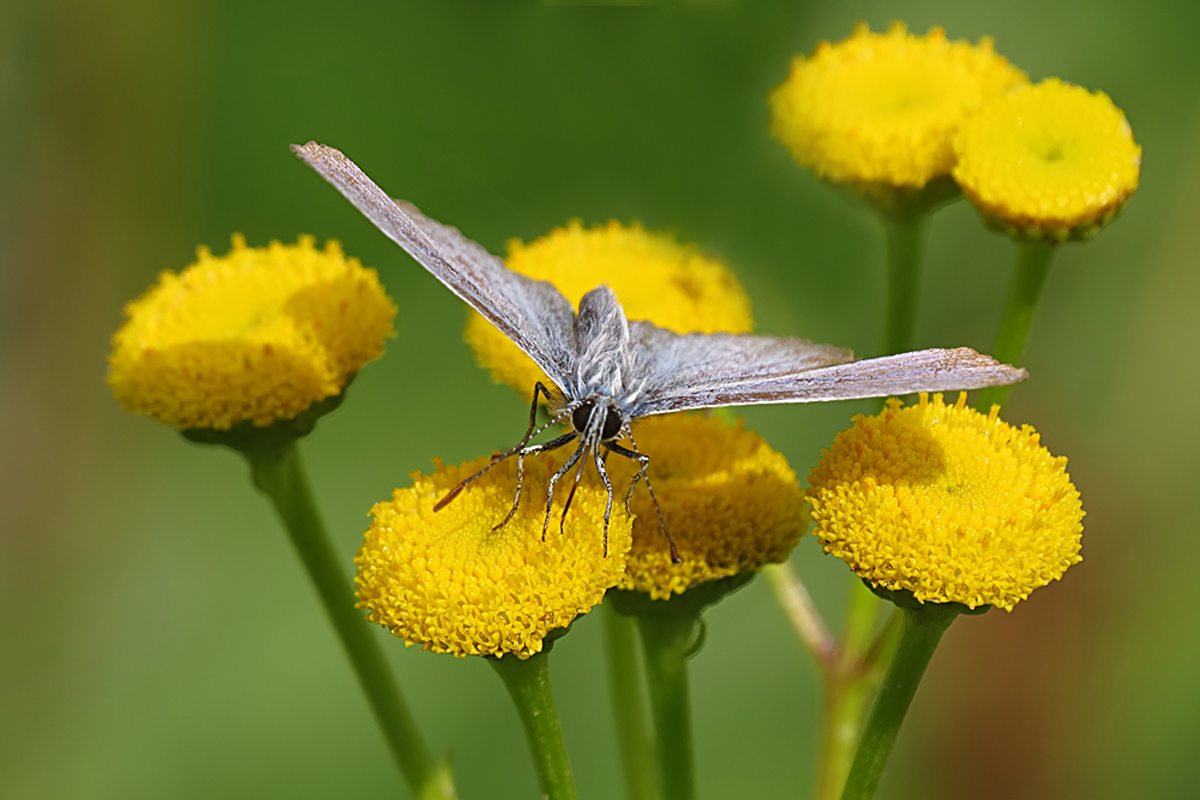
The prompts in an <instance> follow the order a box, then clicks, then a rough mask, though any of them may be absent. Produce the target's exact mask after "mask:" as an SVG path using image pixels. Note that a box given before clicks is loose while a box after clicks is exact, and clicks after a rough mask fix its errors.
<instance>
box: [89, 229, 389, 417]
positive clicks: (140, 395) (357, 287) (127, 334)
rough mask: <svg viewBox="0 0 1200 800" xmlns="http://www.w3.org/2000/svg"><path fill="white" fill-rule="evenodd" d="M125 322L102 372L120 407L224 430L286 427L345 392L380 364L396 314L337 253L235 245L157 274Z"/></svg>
mask: <svg viewBox="0 0 1200 800" xmlns="http://www.w3.org/2000/svg"><path fill="white" fill-rule="evenodd" d="M125 315H126V321H125V324H124V325H122V326H121V329H120V330H118V331H117V333H116V335H115V336H113V351H112V354H111V356H110V357H109V373H108V383H109V385H110V386H112V388H113V392H114V393H115V394H116V396H117V399H119V400H120V401H121V403H122V404H123V405H124V406H125V408H126V409H128V410H129V411H133V412H136V413H139V414H146V415H148V416H150V417H153V418H154V419H156V420H158V421H159V422H163V423H166V424H168V425H174V426H175V427H176V428H180V429H184V430H186V429H189V428H190V429H195V428H211V429H216V430H228V429H229V428H230V427H232V426H233V425H235V424H236V423H239V422H243V421H246V420H251V421H253V423H254V424H255V425H258V426H266V425H270V424H271V423H273V422H275V421H277V420H283V419H291V418H292V417H295V416H296V415H297V414H300V413H301V412H302V411H304V410H305V409H307V408H309V406H311V405H312V404H314V403H316V402H318V401H320V400H323V399H325V398H328V397H331V396H333V395H336V394H338V393H339V392H341V391H342V388H343V387H344V386H345V385H346V382H347V381H348V380H349V379H350V378H351V377H353V375H354V374H355V373H356V372H357V371H358V370H359V369H361V368H362V366H363V365H364V364H366V363H367V362H368V361H371V360H372V359H374V358H377V357H378V356H379V355H380V354H382V353H383V341H384V339H386V338H387V337H388V336H390V335H392V333H393V331H392V319H393V318H394V317H395V315H396V306H395V305H394V304H393V303H392V301H391V300H390V299H389V298H388V296H387V295H386V294H385V293H384V291H383V287H382V286H380V284H379V277H378V275H377V274H376V273H375V270H373V269H365V268H364V267H363V266H362V265H361V264H360V263H359V262H358V259H354V258H349V259H348V258H346V257H345V256H344V255H343V254H342V250H341V248H340V247H339V246H338V244H337V242H329V243H328V244H326V246H325V249H324V250H317V249H316V248H315V247H314V240H313V238H312V237H311V236H302V237H300V241H299V243H298V244H295V245H283V244H280V243H279V242H272V243H271V244H270V245H269V246H267V247H262V248H249V247H247V246H246V242H245V240H244V239H243V238H242V237H241V236H234V237H233V249H232V250H230V252H229V253H228V254H227V255H225V256H222V257H220V258H215V257H213V255H212V253H210V252H209V251H208V249H207V248H200V249H199V251H198V253H197V261H196V263H195V264H192V265H191V266H190V267H188V268H187V269H185V270H184V271H183V272H182V273H180V274H178V275H176V274H175V273H173V272H164V273H162V275H161V276H159V281H158V284H157V285H156V286H154V287H153V288H151V289H150V290H149V291H147V292H146V293H145V294H143V295H142V296H141V297H139V298H138V299H137V300H134V301H133V302H132V303H130V304H129V305H128V306H126V308H125Z"/></svg>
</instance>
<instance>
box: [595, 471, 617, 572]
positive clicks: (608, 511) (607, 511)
mask: <svg viewBox="0 0 1200 800" xmlns="http://www.w3.org/2000/svg"><path fill="white" fill-rule="evenodd" d="M594 454H595V457H596V470H597V471H598V472H599V473H600V480H602V481H604V488H605V489H607V490H608V503H606V504H605V506H604V557H605V558H608V520H609V518H610V517H612V501H613V491H612V481H610V480H609V479H608V470H606V469H605V468H604V459H603V458H602V457H601V455H600V451H599V450H596V451H595V453H594ZM605 455H607V453H606V454H605Z"/></svg>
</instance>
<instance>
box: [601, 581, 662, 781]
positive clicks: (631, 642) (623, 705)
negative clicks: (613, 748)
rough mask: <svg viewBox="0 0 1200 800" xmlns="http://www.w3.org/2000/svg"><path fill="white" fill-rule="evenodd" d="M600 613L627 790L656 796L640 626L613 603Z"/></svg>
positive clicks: (609, 686) (607, 604) (652, 745)
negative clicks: (639, 651)
mask: <svg viewBox="0 0 1200 800" xmlns="http://www.w3.org/2000/svg"><path fill="white" fill-rule="evenodd" d="M600 614H601V616H602V617H603V618H604V644H605V651H606V655H607V657H608V688H609V695H610V699H611V701H612V710H613V719H614V721H615V722H616V728H617V745H618V747H619V749H620V751H621V765H622V767H623V768H624V770H625V789H626V793H627V794H628V796H629V800H657V798H658V785H659V784H658V776H657V775H655V763H654V744H653V742H652V741H651V740H650V735H649V733H648V732H647V730H646V719H645V708H646V705H645V699H644V697H643V696H642V682H641V675H640V673H639V671H638V657H637V655H638V654H637V626H636V624H635V623H634V621H633V619H631V618H630V617H627V616H625V615H624V614H620V613H618V612H617V611H616V610H615V609H613V607H612V604H611V603H606V604H604V605H603V606H601V609H600Z"/></svg>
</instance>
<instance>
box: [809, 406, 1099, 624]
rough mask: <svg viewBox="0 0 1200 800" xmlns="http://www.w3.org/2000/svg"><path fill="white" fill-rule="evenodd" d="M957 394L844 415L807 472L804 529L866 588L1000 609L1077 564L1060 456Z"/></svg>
mask: <svg viewBox="0 0 1200 800" xmlns="http://www.w3.org/2000/svg"><path fill="white" fill-rule="evenodd" d="M998 411H999V406H993V408H992V412H991V413H990V414H987V415H984V414H981V413H979V412H978V411H976V410H974V409H973V408H970V407H968V406H967V405H966V393H965V392H964V393H962V394H960V395H959V399H958V402H957V403H956V404H955V405H953V406H947V405H946V404H945V403H943V402H942V396H941V395H940V394H938V395H934V397H933V402H930V401H929V398H928V396H927V395H924V394H922V395H921V400H920V402H919V403H918V404H917V405H915V406H910V407H908V408H904V407H903V404H902V403H901V402H900V401H899V400H896V399H892V400H890V401H888V407H887V408H886V409H884V410H883V411H882V412H880V413H879V414H878V415H876V416H873V417H864V416H861V415H860V416H856V417H855V418H854V427H852V428H850V429H849V430H846V431H842V432H841V433H839V434H838V435H837V438H836V439H835V440H834V443H833V447H831V448H830V449H829V450H825V451H823V452H822V455H821V461H820V463H818V464H817V466H816V467H814V468H813V470H812V472H811V474H810V475H809V487H810V488H809V489H808V493H807V495H808V502H809V504H810V505H811V506H812V516H813V519H814V520H815V521H816V527H815V528H814V529H813V534H814V535H815V536H818V537H819V538H820V539H821V543H822V546H823V548H824V550H825V552H826V553H832V554H833V555H836V556H837V557H838V558H841V559H842V560H844V561H845V562H846V563H847V564H849V565H850V568H851V569H852V570H854V572H856V573H857V574H858V575H859V576H860V577H862V578H864V579H866V580H868V581H870V582H871V583H872V584H873V585H875V586H882V587H884V588H886V589H892V590H897V589H901V590H907V591H910V592H912V593H913V595H914V596H915V597H916V599H917V600H919V601H921V602H929V601H932V602H937V603H950V602H953V603H962V604H964V605H967V606H969V607H971V608H977V607H978V606H982V605H989V604H990V605H996V606H1000V607H1001V608H1005V609H1008V610H1010V611H1011V610H1012V607H1013V606H1014V605H1015V604H1016V603H1017V602H1018V601H1020V600H1023V599H1025V598H1026V597H1028V596H1029V593H1030V592H1032V591H1033V590H1034V589H1036V588H1038V587H1039V586H1045V585H1046V584H1048V583H1050V582H1051V581H1054V580H1058V579H1059V578H1061V577H1062V574H1063V572H1065V571H1066V569H1067V568H1068V567H1070V566H1071V565H1072V564H1075V563H1077V562H1079V561H1080V560H1081V556H1080V555H1079V549H1080V538H1081V535H1082V533H1083V515H1084V512H1083V506H1082V505H1081V503H1080V500H1079V492H1078V491H1076V490H1075V486H1074V485H1073V484H1072V483H1071V478H1070V476H1069V475H1068V474H1067V471H1066V466H1067V459H1066V458H1063V457H1058V458H1056V457H1054V456H1052V455H1050V453H1049V451H1048V450H1046V448H1045V447H1042V446H1041V444H1040V442H1039V436H1038V434H1037V433H1036V432H1035V431H1034V430H1033V428H1031V427H1029V426H1028V425H1026V426H1023V427H1021V428H1015V427H1013V426H1011V425H1009V424H1007V423H1006V422H1004V421H1003V420H1001V419H1000V418H999V417H998V416H997V413H998Z"/></svg>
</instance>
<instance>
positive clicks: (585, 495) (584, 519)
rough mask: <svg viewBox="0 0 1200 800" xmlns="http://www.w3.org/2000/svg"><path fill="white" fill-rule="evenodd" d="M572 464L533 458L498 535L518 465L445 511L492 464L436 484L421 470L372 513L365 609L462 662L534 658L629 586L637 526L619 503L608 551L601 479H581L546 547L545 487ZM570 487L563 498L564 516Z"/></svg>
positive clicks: (363, 555) (439, 475)
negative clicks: (619, 586)
mask: <svg viewBox="0 0 1200 800" xmlns="http://www.w3.org/2000/svg"><path fill="white" fill-rule="evenodd" d="M565 458H566V455H560V454H558V453H550V454H544V455H541V456H537V457H532V458H528V459H526V461H525V496H524V497H523V499H522V501H521V504H520V507H519V508H518V509H517V513H516V514H515V515H514V516H513V518H512V519H511V520H509V522H508V524H506V525H505V526H504V527H502V528H500V529H499V530H495V531H494V530H492V528H493V527H494V526H495V525H496V523H497V522H499V521H500V520H501V519H503V518H504V515H505V514H506V513H508V510H509V508H510V507H511V506H512V499H513V493H514V491H515V490H516V464H515V463H514V461H515V459H508V460H506V461H504V462H502V463H500V464H498V465H497V466H496V467H494V468H493V469H492V470H491V471H490V472H488V473H486V474H484V475H483V476H482V477H480V478H478V479H477V480H475V481H474V482H473V483H471V486H470V488H469V489H468V490H467V491H464V492H463V493H462V494H461V495H459V496H458V497H457V499H455V500H454V502H452V503H450V504H449V505H447V506H445V507H444V508H443V509H442V510H440V511H438V512H436V513H435V512H434V510H433V506H434V504H435V503H437V501H438V500H440V499H441V498H443V497H445V495H446V493H447V492H448V491H450V490H451V489H453V488H454V487H455V486H457V485H458V483H459V482H460V481H461V480H462V479H463V478H465V477H467V476H468V475H471V474H473V473H475V472H477V471H478V470H480V469H482V468H483V467H484V466H486V465H487V463H488V461H489V460H490V459H489V458H488V457H485V458H480V459H477V460H476V461H472V462H469V463H467V464H463V465H462V466H459V467H445V466H442V465H441V464H440V463H439V464H438V468H437V470H436V471H435V472H434V473H433V474H432V475H428V476H423V475H421V474H420V473H413V475H412V479H413V486H412V487H411V488H408V489H397V490H396V492H395V494H394V495H393V497H392V499H391V500H389V501H386V502H382V503H378V504H377V505H376V506H375V507H374V508H373V509H372V510H371V513H372V515H373V516H374V520H373V521H372V523H371V526H370V528H368V529H367V532H366V535H365V537H364V539H363V545H362V548H361V549H360V550H359V551H358V556H357V557H356V558H355V559H354V563H355V564H357V565H358V577H357V578H355V585H356V587H357V589H358V601H359V602H358V607H359V608H365V609H368V610H369V611H370V614H369V616H368V619H369V620H370V621H371V622H375V623H378V624H380V625H384V626H386V627H387V628H388V629H390V630H391V632H392V633H394V634H395V635H396V636H398V637H400V638H401V639H403V640H404V641H405V643H406V644H420V645H422V646H423V647H424V648H425V649H426V650H431V651H433V652H436V653H453V654H454V655H456V656H466V655H480V656H491V655H494V656H501V655H504V654H505V653H512V654H514V655H516V656H517V657H519V658H528V657H529V656H531V655H533V654H535V653H538V652H540V651H541V649H542V641H543V639H545V637H546V635H547V634H548V633H550V632H551V631H554V630H555V629H559V628H564V627H566V626H567V625H569V624H570V623H571V621H572V620H573V619H575V617H577V616H578V615H580V614H583V613H586V612H587V611H588V610H589V609H591V608H592V607H593V606H595V605H596V604H597V603H599V602H600V601H601V600H602V599H603V597H604V592H605V591H606V590H607V589H608V588H609V587H611V586H613V585H614V584H616V583H617V581H619V580H620V579H621V576H622V574H623V573H624V571H625V554H626V553H627V552H628V551H629V546H630V530H631V527H632V519H631V518H630V517H627V516H626V515H625V509H624V507H623V506H622V504H621V503H620V502H616V503H614V504H613V516H612V522H611V524H610V526H609V529H608V555H607V556H606V555H605V554H604V550H603V542H602V531H603V526H604V506H605V503H606V502H607V499H608V493H607V492H606V491H605V490H604V488H603V486H600V485H599V479H598V478H597V477H596V476H595V475H594V470H593V471H588V472H585V473H584V474H585V477H584V479H583V482H582V483H581V484H580V486H579V489H578V491H577V492H576V494H575V498H574V500H573V502H572V504H571V509H570V513H568V514H567V516H566V522H565V526H564V527H563V529H562V531H561V532H560V528H559V519H560V517H559V514H558V513H557V512H556V513H555V514H554V516H553V518H552V519H551V522H550V527H549V530H548V532H547V534H546V540H545V541H542V520H543V519H544V518H545V508H546V507H545V493H544V492H545V490H544V488H542V489H541V490H539V488H538V487H545V486H546V485H547V484H548V483H549V480H550V476H551V475H552V474H553V472H554V470H555V469H557V468H558V467H559V466H560V465H561V464H562V462H563V460H564V459H565ZM569 483H570V481H569V480H567V481H563V483H562V484H560V486H559V488H560V489H562V490H563V491H562V492H560V493H559V494H558V495H557V497H556V500H555V507H556V508H558V509H561V508H562V507H563V502H564V501H565V499H566V492H567V491H568V490H569V486H568V485H567V484H569Z"/></svg>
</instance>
